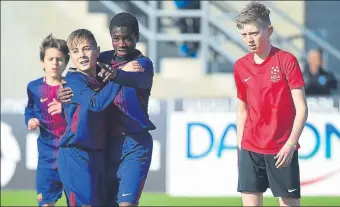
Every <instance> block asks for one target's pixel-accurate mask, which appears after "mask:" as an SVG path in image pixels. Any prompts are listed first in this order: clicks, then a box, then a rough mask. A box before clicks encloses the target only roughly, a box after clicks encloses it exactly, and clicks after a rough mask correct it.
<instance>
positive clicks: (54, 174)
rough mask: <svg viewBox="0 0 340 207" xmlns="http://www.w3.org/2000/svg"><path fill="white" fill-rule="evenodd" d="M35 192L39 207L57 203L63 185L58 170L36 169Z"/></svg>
mask: <svg viewBox="0 0 340 207" xmlns="http://www.w3.org/2000/svg"><path fill="white" fill-rule="evenodd" d="M36 190H37V200H38V204H39V206H42V205H45V204H51V203H55V202H57V200H58V199H59V198H61V196H62V194H63V183H62V182H61V179H60V176H59V172H58V169H52V168H40V167H38V168H37V171H36Z"/></svg>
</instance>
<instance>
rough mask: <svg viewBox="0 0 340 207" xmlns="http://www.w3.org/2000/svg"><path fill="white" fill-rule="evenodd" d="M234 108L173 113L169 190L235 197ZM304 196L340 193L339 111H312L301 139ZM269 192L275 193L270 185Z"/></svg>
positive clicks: (170, 130) (170, 192)
mask: <svg viewBox="0 0 340 207" xmlns="http://www.w3.org/2000/svg"><path fill="white" fill-rule="evenodd" d="M235 124H236V123H235V113H194V112H174V113H172V114H171V115H170V117H169V123H168V139H167V174H166V180H167V192H168V193H169V194H170V195H172V196H237V195H239V193H238V192H237V179H238V173H237V148H236V126H235ZM300 144H301V149H300V150H299V157H300V159H299V161H300V175H301V186H302V195H340V189H339V187H338V185H339V183H340V114H339V113H334V114H322V113H317V114H309V118H308V121H307V124H306V127H305V128H304V131H303V133H302V135H301V138H300ZM266 195H271V192H270V190H269V189H268V190H267V192H266Z"/></svg>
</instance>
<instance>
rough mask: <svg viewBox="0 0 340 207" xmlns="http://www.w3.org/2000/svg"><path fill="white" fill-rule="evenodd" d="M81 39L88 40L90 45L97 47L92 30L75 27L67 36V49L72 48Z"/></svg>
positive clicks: (81, 40)
mask: <svg viewBox="0 0 340 207" xmlns="http://www.w3.org/2000/svg"><path fill="white" fill-rule="evenodd" d="M83 41H89V42H90V43H91V44H92V46H94V47H97V41H96V38H95V37H94V35H93V34H92V32H90V31H89V30H87V29H77V30H75V31H73V32H72V33H71V34H70V35H69V36H68V38H67V46H68V48H69V49H72V48H74V47H75V46H77V45H78V44H79V43H81V42H83Z"/></svg>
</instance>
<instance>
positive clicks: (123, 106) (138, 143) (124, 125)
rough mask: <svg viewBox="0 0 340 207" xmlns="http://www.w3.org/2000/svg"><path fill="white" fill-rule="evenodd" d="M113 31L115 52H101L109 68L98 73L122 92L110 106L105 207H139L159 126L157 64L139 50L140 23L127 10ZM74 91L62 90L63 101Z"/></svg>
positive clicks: (113, 23)
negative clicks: (155, 118) (153, 109)
mask: <svg viewBox="0 0 340 207" xmlns="http://www.w3.org/2000/svg"><path fill="white" fill-rule="evenodd" d="M109 30H110V35H111V39H112V46H113V49H114V50H111V51H106V52H103V53H101V55H100V57H99V59H98V61H99V62H101V63H104V64H106V66H105V65H104V66H103V65H102V64H100V65H101V66H102V67H103V70H102V71H100V73H99V74H101V75H102V76H103V78H104V80H107V79H110V80H112V81H114V82H116V83H118V84H120V85H121V89H120V90H119V93H118V95H117V97H116V98H115V100H114V102H113V105H112V106H111V109H110V118H111V120H110V121H109V123H108V124H110V126H111V127H110V131H109V134H110V139H109V140H108V146H109V147H108V151H109V155H108V165H107V166H108V168H109V173H108V179H109V180H108V190H107V192H108V194H109V195H108V196H107V198H108V201H107V203H106V205H110V206H115V205H116V204H117V203H118V204H119V206H130V205H138V201H139V198H140V196H141V192H142V190H143V187H144V183H145V180H146V178H147V175H148V172H149V168H150V164H151V157H152V147H153V141H152V137H151V135H150V133H149V130H154V129H155V128H156V127H155V126H154V124H153V123H152V122H151V121H150V120H149V115H148V112H147V110H148V101H149V96H150V92H151V87H152V81H153V74H154V72H153V64H152V62H151V60H150V59H149V58H147V57H145V56H143V54H141V52H140V51H138V50H137V49H136V43H137V42H138V40H139V25H138V21H137V19H136V17H135V16H133V15H131V14H129V13H125V12H123V13H119V14H117V15H115V16H114V17H113V18H112V19H111V21H110V28H109ZM122 64H125V65H122ZM108 65H111V67H110V66H108ZM119 65H120V66H119ZM111 68H114V70H111ZM108 70H111V72H113V76H111V73H110V72H108ZM71 89H72V90H73V88H71ZM71 89H70V88H63V89H61V90H60V91H59V98H60V100H61V101H63V102H67V101H68V99H69V98H70V97H71V94H72V90H71Z"/></svg>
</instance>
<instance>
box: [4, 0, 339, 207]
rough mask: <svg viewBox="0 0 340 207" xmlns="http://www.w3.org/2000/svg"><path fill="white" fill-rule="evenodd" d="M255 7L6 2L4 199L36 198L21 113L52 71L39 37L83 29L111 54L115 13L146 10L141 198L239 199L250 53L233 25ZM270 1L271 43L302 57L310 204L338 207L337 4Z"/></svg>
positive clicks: (304, 177)
mask: <svg viewBox="0 0 340 207" xmlns="http://www.w3.org/2000/svg"><path fill="white" fill-rule="evenodd" d="M247 3H249V1H171V0H169V1H1V205H6V206H8V205H23V206H25V205H26V206H27V205H36V195H35V169H36V165H37V147H36V139H37V136H38V132H29V131H28V130H27V129H26V126H25V124H24V117H23V112H24V108H25V105H26V102H27V95H26V87H27V84H28V82H30V81H31V80H34V79H37V78H38V77H41V76H43V75H44V74H43V70H42V68H41V66H40V63H39V46H40V43H41V41H42V40H43V39H44V38H45V37H46V36H47V35H48V34H50V33H52V34H53V35H54V36H55V37H57V38H62V39H66V38H67V36H68V35H69V34H70V33H71V32H72V31H73V30H75V29H79V28H86V29H89V30H90V31H92V32H93V33H94V35H95V37H96V39H97V42H98V44H99V46H100V47H101V51H104V50H110V49H111V40H110V35H109V29H108V25H109V21H110V19H111V18H112V16H113V15H115V14H117V13H119V12H122V11H127V12H130V13H132V14H134V15H135V16H136V17H137V18H138V20H139V23H140V34H141V38H140V42H139V43H138V45H137V48H138V49H140V50H141V51H142V52H143V53H144V54H146V55H147V56H149V57H150V58H151V59H152V61H153V63H154V67H155V72H156V74H155V76H154V85H153V89H152V99H151V100H150V103H149V111H150V118H151V120H152V121H153V122H154V123H155V124H156V126H157V129H156V130H155V131H153V132H152V134H153V137H154V153H153V160H152V166H151V169H150V174H149V177H148V180H147V183H146V186H145V190H144V193H143V196H142V198H141V205H149V206H150V205H158V206H159V205H168V206H169V205H180V206H183V205H191V206H193V205H200V206H202V205H206V206H213V205H221V206H227V205H231V206H235V205H241V200H240V198H239V197H240V195H239V194H238V193H237V192H236V187H237V155H236V136H235V135H236V126H235V107H236V99H235V94H236V88H235V85H234V80H233V64H234V62H235V61H236V60H237V59H238V58H240V57H242V56H243V55H245V54H247V53H248V49H247V47H246V45H245V44H243V42H242V39H241V36H240V35H239V31H238V29H237V27H236V23H235V17H236V16H237V14H238V12H239V11H240V10H241V9H242V8H243V7H244V6H245V5H246V4H247ZM262 3H264V4H265V5H267V6H268V8H269V9H270V10H271V21H272V24H273V26H274V34H273V36H272V44H273V45H274V46H276V47H279V48H281V49H283V50H286V51H289V52H291V53H292V54H294V55H295V56H296V57H297V59H298V61H299V63H300V66H301V69H302V70H303V73H304V77H305V81H306V83H307V85H306V93H307V96H308V98H307V101H308V106H309V118H308V122H307V125H306V127H305V129H304V131H303V134H302V137H301V139H300V140H301V141H300V143H301V145H302V148H301V150H300V155H299V156H300V171H301V185H302V195H303V196H304V198H303V199H302V205H309V206H310V205H318V206H320V205H325V206H329V205H338V206H340V189H339V187H338V184H339V183H340V165H339V163H340V162H339V161H340V110H339V105H340V98H339V97H340V96H339V95H340V89H339V88H340V86H339V80H340V42H339V36H340V27H339V25H340V15H339V11H340V2H338V1H264V2H262ZM266 195H268V196H271V192H270V190H268V191H267V192H266ZM275 204H276V200H275V199H272V198H266V200H265V205H275ZM58 205H65V200H61V201H60V202H58Z"/></svg>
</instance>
